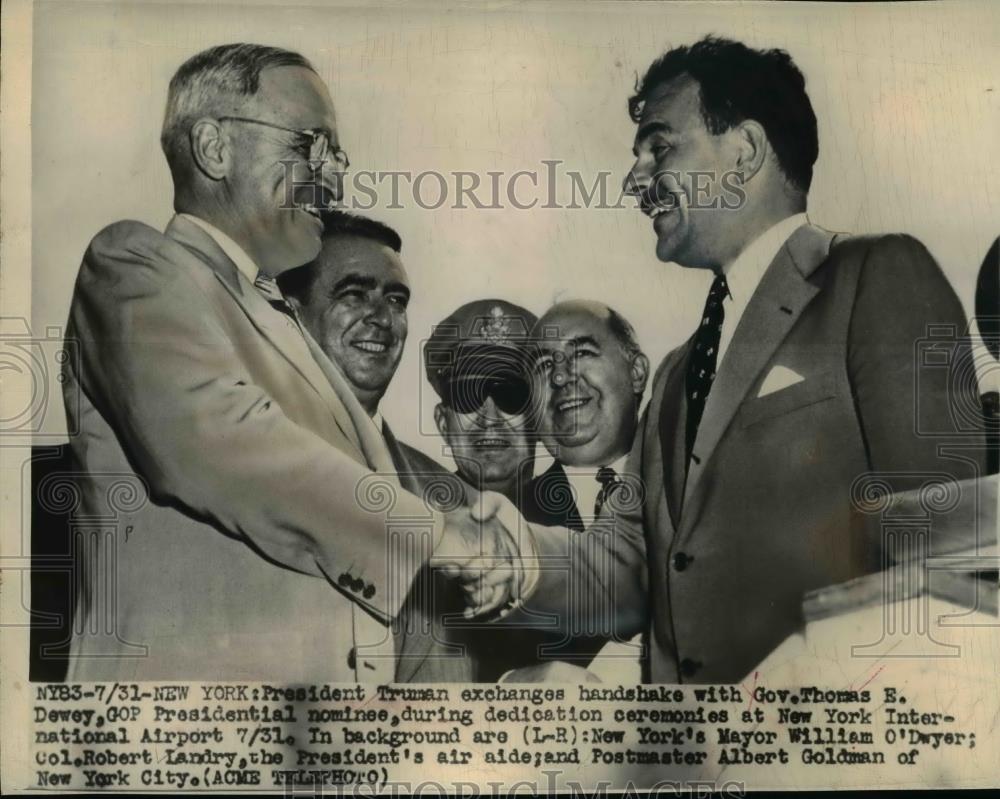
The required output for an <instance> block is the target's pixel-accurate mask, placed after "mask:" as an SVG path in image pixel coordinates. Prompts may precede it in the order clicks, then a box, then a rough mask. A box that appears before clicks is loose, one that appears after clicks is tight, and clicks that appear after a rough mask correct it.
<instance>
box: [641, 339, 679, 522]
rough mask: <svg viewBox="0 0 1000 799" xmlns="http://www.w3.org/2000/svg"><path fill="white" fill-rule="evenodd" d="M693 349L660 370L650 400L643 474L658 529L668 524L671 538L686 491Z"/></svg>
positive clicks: (668, 360) (669, 358) (670, 357)
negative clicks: (687, 382)
mask: <svg viewBox="0 0 1000 799" xmlns="http://www.w3.org/2000/svg"><path fill="white" fill-rule="evenodd" d="M690 348H691V340H690V339H689V340H688V341H687V342H686V343H685V344H682V345H681V346H680V347H677V348H676V349H675V350H673V351H672V352H671V353H670V354H669V355H668V356H667V357H666V359H665V360H664V362H663V365H662V366H661V367H660V370H659V372H658V374H657V377H656V380H655V382H654V383H653V393H652V395H651V396H650V398H649V406H648V408H647V411H646V413H647V415H648V416H647V421H646V427H645V431H644V434H643V435H644V441H643V456H642V465H641V470H642V476H643V479H644V480H645V481H646V486H647V492H649V493H648V494H647V498H646V501H647V502H648V503H650V504H651V506H652V507H653V508H654V512H653V518H654V519H655V520H656V522H655V528H656V529H657V530H661V531H663V530H664V529H665V527H664V524H663V523H662V522H666V523H667V524H666V528H669V529H666V532H667V533H668V534H669V535H672V531H673V529H675V528H676V527H677V520H678V518H679V517H680V511H681V504H680V503H681V492H682V490H683V487H684V473H685V468H686V466H685V463H684V418H685V414H686V412H687V411H686V403H685V399H684V368H683V367H684V364H685V363H686V362H687V353H688V350H689V349H690ZM660 486H662V487H663V489H662V491H661V490H660ZM654 492H655V494H654ZM663 506H665V508H664V507H663Z"/></svg>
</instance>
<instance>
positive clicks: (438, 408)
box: [434, 402, 448, 441]
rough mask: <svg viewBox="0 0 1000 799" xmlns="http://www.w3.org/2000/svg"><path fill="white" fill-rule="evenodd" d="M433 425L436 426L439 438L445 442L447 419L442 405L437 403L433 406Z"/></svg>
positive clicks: (446, 438) (446, 437)
mask: <svg viewBox="0 0 1000 799" xmlns="http://www.w3.org/2000/svg"><path fill="white" fill-rule="evenodd" d="M434 424H436V425H437V429H438V432H439V433H440V434H441V437H442V438H443V439H444V440H445V441H447V440H448V418H447V416H446V415H445V410H444V405H443V404H442V403H440V402H439V403H438V404H437V405H435V406H434Z"/></svg>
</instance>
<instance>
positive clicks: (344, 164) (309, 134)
mask: <svg viewBox="0 0 1000 799" xmlns="http://www.w3.org/2000/svg"><path fill="white" fill-rule="evenodd" d="M227 120H229V121H231V122H246V123H248V124H250V125H261V126H263V127H265V128H274V130H283V131H285V132H286V133H294V134H296V135H297V136H301V137H302V138H304V139H309V153H308V156H309V163H310V164H318V165H320V166H321V165H322V164H324V163H325V162H327V161H333V162H334V163H335V164H336V165H337V166H338V167H339V168H340V169H341V170H346V169H347V168H348V167H349V166H350V165H351V161H350V159H349V158H348V157H347V153H345V152H344V151H343V150H342V149H341V148H340V147H337V146H336V145H333V144H331V143H330V134H329V133H328V132H327V131H325V130H317V129H314V128H307V129H305V130H297V129H296V128H286V127H284V126H283V125H275V124H274V123H273V122H265V121H264V120H262V119H249V118H248V117H219V122H225V121H227ZM317 168H318V167H317Z"/></svg>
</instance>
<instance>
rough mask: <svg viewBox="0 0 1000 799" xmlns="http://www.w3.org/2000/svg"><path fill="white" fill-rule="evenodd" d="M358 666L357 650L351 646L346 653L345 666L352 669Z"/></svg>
mask: <svg viewBox="0 0 1000 799" xmlns="http://www.w3.org/2000/svg"><path fill="white" fill-rule="evenodd" d="M357 667H358V652H357V650H356V649H355V648H354V647H353V646H352V647H351V651H350V652H348V653H347V668H349V669H351V670H352V671H353V670H354V669H356V668H357Z"/></svg>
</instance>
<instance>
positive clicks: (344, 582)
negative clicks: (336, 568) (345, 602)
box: [337, 572, 351, 588]
mask: <svg viewBox="0 0 1000 799" xmlns="http://www.w3.org/2000/svg"><path fill="white" fill-rule="evenodd" d="M337 585H339V586H340V587H341V588H348V587H350V585H351V575H349V574H348V573H347V572H344V573H343V574H341V575H340V577H338V578H337Z"/></svg>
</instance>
